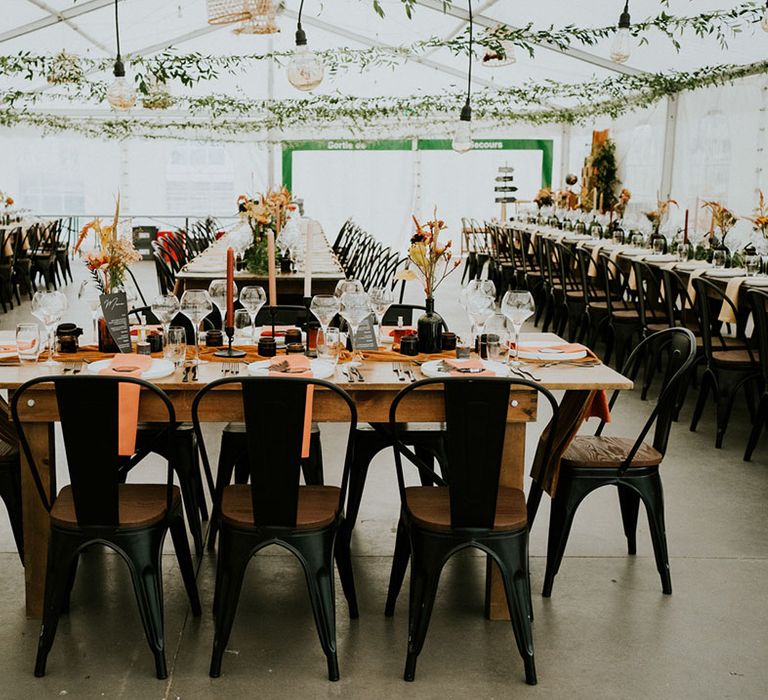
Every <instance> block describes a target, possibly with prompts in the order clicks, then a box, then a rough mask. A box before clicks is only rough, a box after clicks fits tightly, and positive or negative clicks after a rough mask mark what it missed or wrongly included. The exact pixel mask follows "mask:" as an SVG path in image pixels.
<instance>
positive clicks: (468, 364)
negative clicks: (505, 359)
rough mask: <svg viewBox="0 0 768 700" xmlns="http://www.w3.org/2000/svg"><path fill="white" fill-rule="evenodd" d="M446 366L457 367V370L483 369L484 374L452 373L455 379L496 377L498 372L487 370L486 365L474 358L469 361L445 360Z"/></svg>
mask: <svg viewBox="0 0 768 700" xmlns="http://www.w3.org/2000/svg"><path fill="white" fill-rule="evenodd" d="M445 364H447V365H448V366H449V367H455V368H456V369H459V368H461V369H482V370H483V371H482V372H474V373H472V374H467V373H466V372H451V374H452V375H453V376H455V377H495V376H496V372H493V371H491V370H489V369H485V365H484V364H483V362H482V360H479V359H478V358H476V357H473V358H471V359H469V360H445Z"/></svg>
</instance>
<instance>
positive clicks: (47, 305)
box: [32, 292, 67, 367]
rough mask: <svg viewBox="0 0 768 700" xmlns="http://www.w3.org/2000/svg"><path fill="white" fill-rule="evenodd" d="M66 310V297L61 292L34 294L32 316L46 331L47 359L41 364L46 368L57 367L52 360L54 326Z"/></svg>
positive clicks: (56, 363) (54, 340) (54, 341)
mask: <svg viewBox="0 0 768 700" xmlns="http://www.w3.org/2000/svg"><path fill="white" fill-rule="evenodd" d="M66 310H67V297H65V296H64V295H63V294H62V293H61V292H35V296H34V297H32V315H33V316H34V317H35V318H37V319H39V320H40V322H41V323H42V324H43V325H44V326H45V330H46V331H48V359H47V360H46V361H45V362H43V364H44V365H46V366H48V367H57V366H58V364H59V363H58V362H56V361H55V360H54V359H53V353H54V349H55V347H56V324H57V323H58V322H59V321H61V317H62V316H63V315H64V312H65V311H66Z"/></svg>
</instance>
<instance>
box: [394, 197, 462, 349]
mask: <svg viewBox="0 0 768 700" xmlns="http://www.w3.org/2000/svg"><path fill="white" fill-rule="evenodd" d="M411 218H412V219H413V223H414V225H415V226H416V231H415V233H414V234H413V236H412V237H411V244H410V247H409V248H408V259H409V261H410V262H411V263H412V266H411V265H409V267H407V268H406V269H404V270H401V271H400V272H399V273H398V274H397V279H401V280H406V281H407V280H417V279H420V280H421V283H422V285H423V287H424V295H425V296H426V310H427V312H426V314H424V315H423V316H422V317H421V318H419V320H418V323H417V328H418V334H419V350H420V352H424V353H433V352H439V350H440V340H441V338H440V336H441V332H442V327H443V319H442V318H441V317H440V316H439V315H438V314H436V313H435V297H434V295H435V291H436V290H437V288H438V287H439V286H440V285H441V284H442V283H443V282H444V281H445V279H446V277H448V275H450V274H451V272H453V271H454V270H455V269H456V268H458V267H459V265H461V259H460V258H454V257H453V252H452V249H451V243H452V242H451V241H448V242H446V243H445V244H442V243H440V240H439V238H440V233H441V231H444V230H445V229H446V228H447V226H446V223H445V221H443V220H442V219H439V218H438V217H437V208H435V210H434V214H433V218H432V219H431V220H429V221H427V222H426V223H423V224H422V223H420V222H419V220H418V219H417V218H416V217H415V216H413V217H411Z"/></svg>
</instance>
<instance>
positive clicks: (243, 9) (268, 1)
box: [208, 0, 281, 34]
mask: <svg viewBox="0 0 768 700" xmlns="http://www.w3.org/2000/svg"><path fill="white" fill-rule="evenodd" d="M280 9H281V3H280V1H279V0H208V24H236V23H240V25H241V26H239V27H237V29H235V31H236V32H237V33H238V34H274V33H276V32H279V31H280V28H279V27H278V26H277V23H276V22H275V18H276V17H277V13H278V12H279V11H280Z"/></svg>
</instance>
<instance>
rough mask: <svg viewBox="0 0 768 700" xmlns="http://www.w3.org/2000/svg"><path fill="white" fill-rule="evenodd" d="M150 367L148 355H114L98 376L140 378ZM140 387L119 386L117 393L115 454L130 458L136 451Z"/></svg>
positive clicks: (131, 385)
mask: <svg viewBox="0 0 768 700" xmlns="http://www.w3.org/2000/svg"><path fill="white" fill-rule="evenodd" d="M151 365H152V358H151V357H149V356H148V355H132V354H131V355H128V354H126V355H115V357H114V358H113V359H112V362H110V364H109V367H107V368H105V369H103V370H101V372H99V374H104V375H106V376H111V377H141V375H142V372H145V371H146V370H148V369H149V368H150V366H151ZM140 392H141V387H139V386H136V385H134V384H121V385H120V387H118V393H117V411H118V416H117V430H118V438H117V453H118V454H119V455H120V456H121V457H130V456H131V455H132V454H133V453H134V452H135V451H136V428H137V427H138V424H139V394H140Z"/></svg>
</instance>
